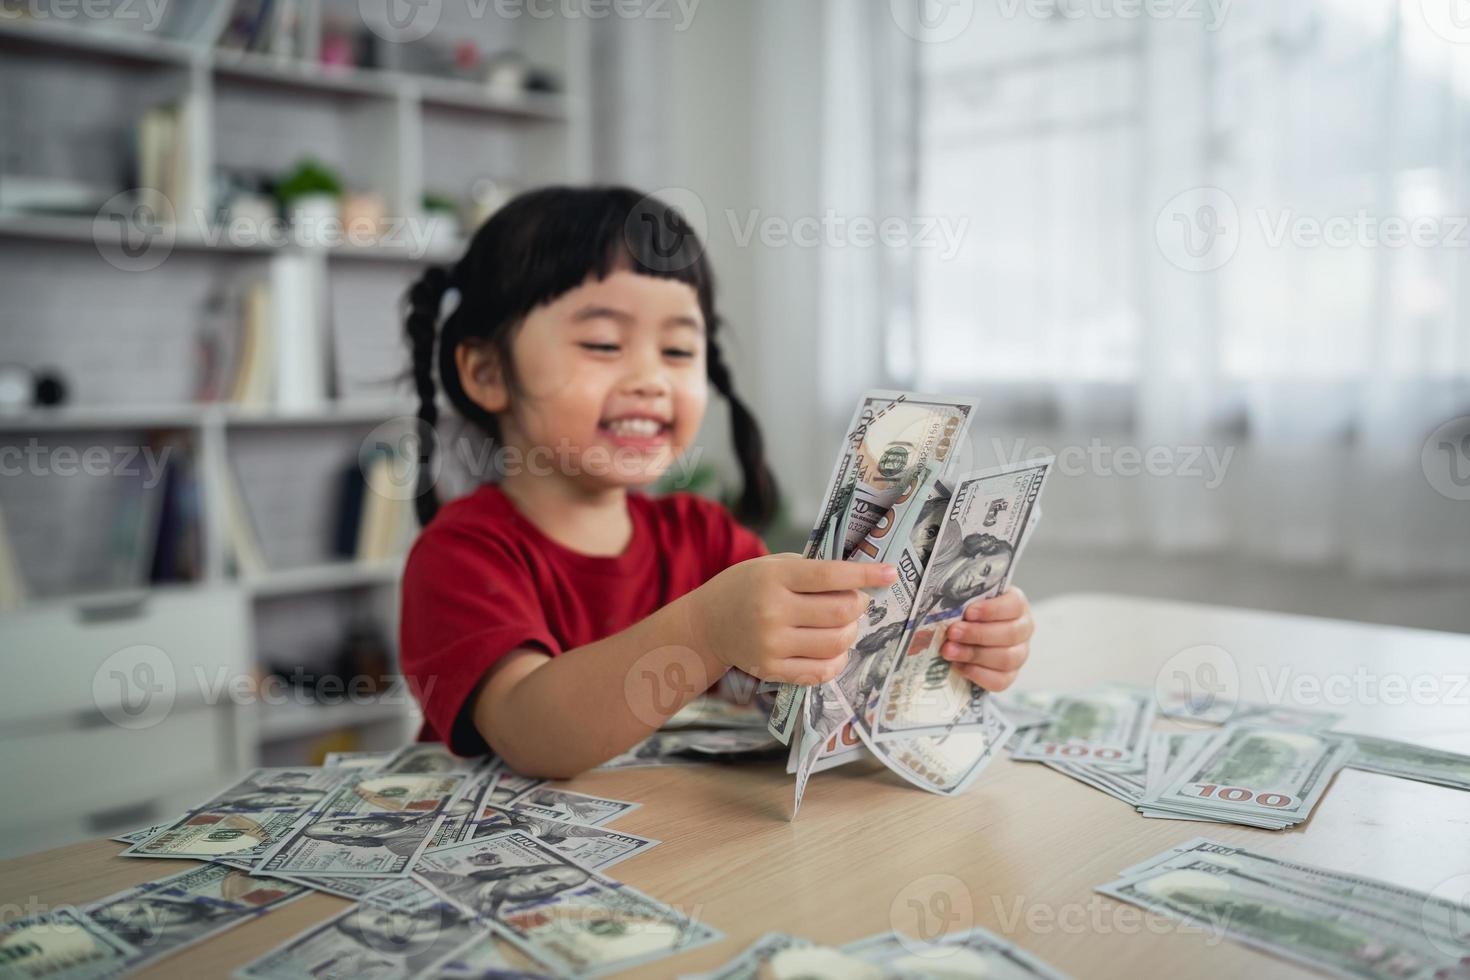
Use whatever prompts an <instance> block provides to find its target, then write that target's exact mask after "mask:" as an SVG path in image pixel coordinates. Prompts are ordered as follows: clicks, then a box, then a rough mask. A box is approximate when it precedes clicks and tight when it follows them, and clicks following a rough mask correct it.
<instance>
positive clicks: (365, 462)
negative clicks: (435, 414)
mask: <svg viewBox="0 0 1470 980" xmlns="http://www.w3.org/2000/svg"><path fill="white" fill-rule="evenodd" d="M357 465H358V468H359V469H361V470H362V478H363V480H365V481H366V482H367V488H368V491H369V492H370V493H375V494H377V495H378V496H380V497H383V498H384V499H386V500H413V499H415V498H416V497H418V495H419V473H420V472H424V471H427V477H428V479H427V481H426V485H427V486H429V487H433V486H435V485H436V484H437V483H438V482H439V474H440V472H441V471H442V470H443V468H444V454H443V453H442V452H440V451H439V435H438V433H436V432H435V431H434V430H432V429H430V428H429V427H428V426H426V425H424V424H423V421H422V420H421V419H419V418H418V417H417V416H413V415H403V416H399V417H398V418H393V419H389V420H388V421H386V422H383V423H382V424H380V425H378V426H377V427H375V428H374V429H373V431H371V432H369V433H368V434H367V438H365V439H363V441H362V443H361V445H359V446H358V449H357Z"/></svg>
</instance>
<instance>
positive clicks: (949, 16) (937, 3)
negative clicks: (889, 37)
mask: <svg viewBox="0 0 1470 980" xmlns="http://www.w3.org/2000/svg"><path fill="white" fill-rule="evenodd" d="M888 12H889V13H890V14H891V15H892V16H893V22H894V23H895V24H897V25H898V29H899V30H901V31H903V32H904V33H905V34H907V35H908V36H909V37H911V38H913V39H914V40H915V41H920V42H922V43H924V44H942V43H943V42H945V41H953V40H954V39H955V38H957V37H959V36H960V35H961V34H963V33H964V32H965V28H967V27H969V26H970V21H972V20H973V19H974V18H975V0H888Z"/></svg>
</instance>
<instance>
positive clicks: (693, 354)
mask: <svg viewBox="0 0 1470 980" xmlns="http://www.w3.org/2000/svg"><path fill="white" fill-rule="evenodd" d="M461 351H462V352H463V351H464V349H463V348H461ZM512 357H513V359H514V364H515V376H516V378H517V380H518V381H519V383H520V388H519V389H518V390H517V391H516V392H515V393H514V395H512V394H511V393H510V392H509V391H508V390H507V389H506V386H505V384H504V381H503V379H502V378H501V377H500V375H499V372H498V371H496V370H494V368H493V366H492V365H491V364H489V363H488V362H481V364H480V365H479V367H475V366H474V361H475V357H474V356H473V355H471V356H470V357H469V361H470V364H469V365H467V364H466V358H465V357H464V356H463V354H462V356H461V361H460V373H461V379H462V380H463V381H464V382H465V390H466V392H467V393H469V394H470V396H471V397H472V398H475V400H476V401H477V402H479V403H480V404H481V405H482V406H484V407H485V408H486V409H488V410H490V411H492V412H499V413H501V416H500V417H501V427H502V433H503V435H504V437H505V441H506V444H507V445H508V446H514V447H516V448H518V449H520V450H521V452H522V453H523V454H524V457H523V459H522V460H519V461H517V460H514V459H507V460H506V465H507V467H511V466H515V465H521V466H524V467H525V469H526V470H527V471H528V472H531V473H538V474H545V473H547V472H548V468H550V469H549V471H550V472H555V473H557V474H560V475H561V476H563V477H565V478H569V479H572V480H574V481H576V482H579V483H582V484H583V485H586V486H591V487H597V488H604V487H615V486H617V487H625V486H638V485H641V484H646V483H650V482H652V481H654V480H656V479H658V477H659V476H661V475H662V474H663V473H664V471H666V470H667V469H668V468H669V466H670V465H671V464H672V462H673V461H674V460H675V459H676V458H677V457H678V456H679V455H680V454H681V453H683V452H685V451H686V450H687V449H688V448H689V447H690V446H691V445H692V444H693V442H694V438H695V436H696V435H697V434H698V432H699V425H700V422H701V421H702V420H703V419H704V411H705V407H706V405H707V404H708V402H709V384H708V380H707V378H706V374H705V371H706V367H705V323H704V317H703V315H702V314H701V313H700V309H699V299H698V297H697V296H696V294H695V292H694V289H693V288H692V287H690V286H687V285H685V284H684V283H682V282H678V281H676V280H673V279H661V278H658V277H656V276H645V275H639V274H637V273H634V272H628V271H623V270H619V271H616V272H613V273H611V274H609V275H608V277H607V278H606V279H603V280H601V281H599V280H597V279H592V278H589V279H588V280H587V281H586V282H584V283H583V284H582V285H580V286H578V287H577V288H575V289H573V290H570V291H569V292H567V293H564V294H563V295H561V296H559V297H557V298H556V299H554V300H552V301H551V302H550V303H547V304H545V305H543V306H539V307H537V308H536V309H534V310H532V311H531V312H530V313H529V314H528V315H527V317H526V321H525V323H524V324H522V325H521V328H520V329H519V330H518V331H517V333H516V336H515V339H514V341H513V344H512ZM467 366H468V367H470V368H471V369H470V370H469V371H467V370H466V368H467ZM467 375H468V376H467Z"/></svg>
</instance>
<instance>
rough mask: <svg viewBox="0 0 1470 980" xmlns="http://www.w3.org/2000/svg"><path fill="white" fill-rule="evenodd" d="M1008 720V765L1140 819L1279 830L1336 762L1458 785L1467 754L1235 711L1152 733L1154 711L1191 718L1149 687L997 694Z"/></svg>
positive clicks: (1318, 721) (1306, 716)
mask: <svg viewBox="0 0 1470 980" xmlns="http://www.w3.org/2000/svg"><path fill="white" fill-rule="evenodd" d="M1001 700H1002V702H1003V704H1004V706H1005V710H1006V713H1007V715H1008V716H1011V717H1013V718H1016V719H1018V720H1017V722H1016V724H1017V727H1018V729H1020V730H1018V731H1017V733H1016V734H1015V735H1014V736H1013V738H1012V741H1011V743H1010V744H1009V746H1008V747H1009V749H1010V753H1011V758H1012V759H1015V760H1018V761H1025V762H1039V763H1042V764H1043V765H1045V766H1047V767H1049V768H1051V769H1054V770H1056V771H1057V772H1060V773H1063V774H1064V775H1067V776H1070V777H1072V778H1073V779H1075V780H1077V781H1079V782H1082V783H1086V784H1087V785H1089V786H1091V787H1093V788H1094V789H1098V790H1101V791H1102V792H1104V793H1107V794H1109V795H1110V796H1114V797H1117V798H1118V799H1120V800H1122V801H1124V802H1125V803H1128V804H1130V805H1132V806H1134V807H1135V808H1137V809H1138V811H1139V812H1140V813H1142V814H1143V815H1144V816H1146V817H1160V818H1165V819H1172V820H1201V821H1212V822H1217V823H1234V824H1244V825H1246V826H1251V827H1260V828H1262V829H1265V830H1282V829H1285V828H1287V827H1292V826H1295V825H1296V824H1299V823H1301V822H1302V821H1304V820H1306V819H1307V818H1308V817H1309V816H1310V815H1311V813H1312V810H1313V809H1314V808H1315V807H1316V806H1317V802H1318V801H1319V800H1321V799H1322V797H1323V795H1324V794H1325V793H1326V792H1327V789H1328V786H1329V785H1330V784H1331V782H1332V777H1333V776H1335V775H1336V774H1337V772H1338V771H1339V770H1340V769H1342V768H1343V767H1344V766H1347V767H1351V768H1357V769H1363V770H1367V771H1371V772H1379V773H1384V774H1387V775H1393V776H1400V777H1403V778H1406V779H1415V780H1420V781H1423V782H1432V783H1437V784H1441V785H1445V786H1451V787H1456V788H1459V789H1470V756H1464V755H1457V754H1455V753H1452V752H1445V751H1442V750H1438V749H1432V748H1428V747H1425V746H1419V745H1413V744H1411V743H1408V742H1399V741H1395V740H1392V739H1386V738H1379V737H1371V736H1366V735H1355V734H1352V733H1348V732H1336V731H1329V730H1328V729H1329V728H1330V727H1331V726H1332V725H1334V724H1335V723H1336V722H1337V721H1338V720H1340V718H1341V716H1340V715H1338V714H1336V713H1333V712H1326V711H1314V710H1308V709H1304V708H1298V707H1295V706H1290V705H1286V706H1280V705H1265V704H1251V703H1240V704H1232V705H1230V706H1229V707H1230V710H1228V711H1224V712H1219V713H1217V714H1216V715H1215V716H1214V717H1212V719H1211V720H1212V721H1214V722H1217V723H1219V724H1217V725H1216V726H1212V727H1210V728H1206V729H1200V730H1193V731H1156V730H1154V727H1153V724H1154V719H1155V716H1156V714H1162V715H1165V716H1166V717H1174V718H1179V717H1193V716H1188V715H1186V713H1185V712H1183V711H1179V710H1176V709H1175V708H1174V706H1172V705H1171V704H1169V703H1165V704H1164V705H1162V706H1160V705H1159V704H1158V702H1157V701H1156V699H1155V694H1154V692H1153V691H1144V690H1141V689H1138V688H1131V687H1127V686H1124V685H1117V684H1106V685H1101V686H1099V687H1095V688H1091V689H1088V690H1085V691H1073V692H1035V693H1026V694H1019V693H1017V694H1008V695H1006V696H1005V697H1003V698H1002V699H1001Z"/></svg>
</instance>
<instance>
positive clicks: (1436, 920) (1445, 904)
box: [1419, 874, 1470, 962]
mask: <svg viewBox="0 0 1470 980" xmlns="http://www.w3.org/2000/svg"><path fill="white" fill-rule="evenodd" d="M1419 924H1420V925H1421V926H1422V927H1423V929H1424V937H1425V938H1426V939H1428V940H1429V942H1430V944H1431V945H1433V946H1434V948H1435V949H1437V950H1439V951H1440V952H1441V953H1444V954H1445V955H1446V956H1448V957H1449V958H1450V961H1451V962H1459V961H1460V958H1461V957H1463V956H1464V955H1465V938H1466V937H1467V936H1470V874H1461V875H1455V876H1454V877H1453V878H1446V879H1445V880H1444V881H1441V882H1440V883H1439V884H1438V885H1435V886H1434V888H1432V889H1431V890H1430V892H1429V894H1428V895H1426V896H1424V903H1423V904H1422V905H1421V906H1420V907H1419Z"/></svg>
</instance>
